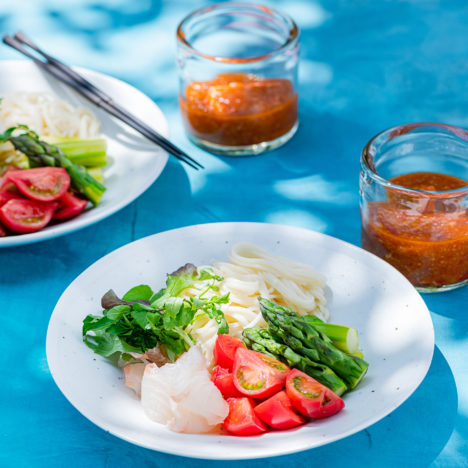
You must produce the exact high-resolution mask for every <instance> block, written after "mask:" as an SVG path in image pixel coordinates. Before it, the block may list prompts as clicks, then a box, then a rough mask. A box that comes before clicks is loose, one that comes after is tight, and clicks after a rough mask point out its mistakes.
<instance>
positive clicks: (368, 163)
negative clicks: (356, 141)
mask: <svg viewBox="0 0 468 468" xmlns="http://www.w3.org/2000/svg"><path fill="white" fill-rule="evenodd" d="M422 127H439V128H443V129H445V130H448V131H449V132H451V133H452V134H453V135H455V136H457V137H459V138H461V139H462V140H465V141H466V142H467V145H468V131H467V130H465V129H463V128H461V127H456V126H453V125H448V124H442V123H436V122H417V123H410V124H403V125H397V126H395V127H390V128H387V129H386V130H383V131H381V132H380V133H378V134H377V135H375V136H374V137H373V138H371V139H370V140H369V142H368V143H367V144H366V146H364V148H363V150H362V153H361V169H362V170H363V171H364V172H365V173H366V175H368V176H369V177H371V178H372V179H373V180H375V181H376V182H378V183H379V184H380V185H382V186H384V187H386V188H390V189H394V190H398V191H404V192H405V193H406V194H414V195H426V196H431V195H432V196H434V195H439V196H440V195H446V196H459V195H460V194H465V193H466V194H467V195H468V185H466V186H464V187H460V188H458V189H451V190H419V189H412V188H408V187H405V186H403V185H398V184H395V183H393V182H390V181H389V180H388V179H385V178H384V177H382V176H381V175H380V174H379V173H378V172H377V170H376V168H375V165H374V163H373V156H372V150H373V149H375V146H374V145H375V142H376V140H377V139H379V138H381V137H383V136H384V135H388V138H387V140H386V141H389V140H391V139H392V138H395V137H399V136H401V135H404V134H407V133H410V132H412V131H413V130H416V129H419V128H422Z"/></svg>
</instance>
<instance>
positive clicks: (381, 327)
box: [47, 223, 434, 459]
mask: <svg viewBox="0 0 468 468" xmlns="http://www.w3.org/2000/svg"><path fill="white" fill-rule="evenodd" d="M241 241H247V242H253V243H255V244H257V245H259V246H261V247H262V248H264V249H265V250H267V251H269V252H270V253H272V254H275V255H281V256H285V257H288V258H291V259H293V260H296V261H299V262H303V263H307V264H310V265H311V266H313V267H314V268H315V269H317V270H318V271H320V272H322V273H323V274H325V275H326V277H327V283H328V286H329V288H330V291H331V294H330V298H329V310H330V314H331V316H330V321H331V322H334V323H340V324H344V325H349V326H353V327H355V328H357V329H358V331H359V333H360V343H361V349H362V351H363V352H364V356H365V358H366V360H367V361H368V362H369V363H370V367H369V371H368V373H367V375H366V377H365V378H364V380H363V381H362V383H361V384H360V385H359V386H358V388H357V389H355V390H354V391H352V392H350V393H348V394H346V395H345V396H344V400H345V404H346V407H345V409H344V410H343V411H341V412H340V413H339V414H337V415H335V416H333V417H331V418H329V419H325V420H321V421H316V422H310V423H308V424H307V425H305V426H303V427H301V428H299V429H296V430H290V431H277V432H269V433H267V434H264V435H261V436H256V437H233V436H221V435H192V434H178V433H174V432H171V431H169V430H168V429H167V428H166V427H164V426H162V425H160V424H156V423H154V422H152V421H151V420H149V419H148V418H147V417H146V416H145V414H144V412H143V410H142V408H141V405H140V402H139V401H138V400H137V399H136V398H135V396H134V394H133V392H132V391H131V390H130V389H128V388H126V387H125V386H124V384H123V381H122V372H121V371H120V370H119V369H117V368H116V367H114V366H112V365H111V364H110V363H109V362H108V361H107V360H106V359H104V358H101V357H100V356H98V355H95V354H94V353H93V352H92V351H91V350H90V349H89V348H87V347H86V346H85V345H84V344H83V342H82V338H81V326H82V321H83V318H84V317H85V316H86V315H87V314H99V313H100V312H101V307H100V298H101V296H102V295H103V294H104V293H105V292H106V291H107V290H109V289H111V288H112V289H114V290H115V291H116V293H117V294H118V295H121V294H123V293H125V292H126V291H127V290H128V289H130V288H131V287H133V286H135V285H137V284H149V285H151V286H152V287H153V289H154V290H157V289H159V288H160V287H163V286H164V284H165V279H166V274H167V273H168V272H171V271H174V270H176V269H177V268H178V267H179V266H181V265H183V264H185V263H187V262H191V263H194V264H196V265H202V264H204V265H206V264H208V263H211V262H212V261H213V260H226V259H227V254H228V252H229V250H230V248H231V247H232V246H233V244H235V243H237V242H241ZM433 350H434V329H433V326H432V321H431V317H430V314H429V311H428V309H427V307H426V305H425V304H424V301H423V300H422V298H421V296H420V295H419V294H418V293H417V292H416V290H415V289H414V288H413V286H411V284H410V283H409V282H408V281H407V280H406V279H405V278H404V277H403V276H402V275H401V274H400V273H398V272H397V270H395V269H394V268H393V267H391V266H390V265H389V264H387V263H386V262H384V261H383V260H381V259H379V258H377V257H376V256H374V255H372V254H370V253H368V252H366V251H364V250H362V249H360V248H358V247H355V246H353V245H350V244H347V243H345V242H343V241H340V240H338V239H335V238H333V237H329V236H326V235H324V234H320V233H317V232H313V231H309V230H306V229H301V228H294V227H290V226H280V225H272V224H257V223H217V224H205V225H199V226H191V227H186V228H182V229H176V230H173V231H167V232H163V233H160V234H156V235H153V236H150V237H146V238H144V239H141V240H138V241H136V242H133V243H131V244H128V245H126V246H124V247H121V248H120V249H118V250H116V251H114V252H112V253H110V254H108V255H106V256H105V257H103V258H102V259H100V260H99V261H97V262H96V263H94V264H93V265H92V266H91V267H89V268H88V269H87V270H86V271H84V272H83V273H82V274H81V275H80V276H78V278H76V280H75V281H73V283H72V284H71V285H70V286H69V287H68V288H67V289H66V291H65V292H64V293H63V295H62V297H61V298H60V300H59V302H58V304H57V306H56V307H55V310H54V312H53V314H52V317H51V320H50V324H49V329H48V333H47V359H48V363H49V368H50V370H51V372H52V375H53V377H54V379H55V382H56V383H57V385H58V386H59V388H60V390H61V391H62V392H63V394H64V395H65V396H66V397H67V398H68V400H69V401H70V402H71V403H72V404H73V405H74V406H75V407H76V408H77V409H78V410H79V411H80V412H81V413H82V414H83V415H84V416H85V417H87V418H88V419H90V420H91V421H92V422H94V423H95V424H97V425H98V426H99V427H101V428H102V429H104V430H106V431H109V432H111V433H112V434H114V435H116V436H117V437H121V438H122V439H125V440H127V441H129V442H132V443H134V444H137V445H141V446H144V447H148V448H151V449H155V450H159V451H162V452H168V453H173V454H177V455H184V456H188V457H197V458H210V459H245V458H260V457H268V456H273V455H281V454H286V453H291V452H297V451H300V450H306V449H310V448H313V447H317V446H320V445H324V444H328V443H330V442H333V441H335V440H338V439H342V438H343V437H346V436H349V435H351V434H353V433H355V432H358V431H360V430H362V429H364V428H366V427H368V426H369V425H371V424H373V423H375V422H377V421H379V420H380V419H382V418H383V417H385V416H386V415H388V414H389V413H390V412H392V411H393V410H395V409H396V408H397V407H398V406H399V405H401V404H402V403H403V402H404V401H405V400H406V399H407V398H408V397H409V396H410V395H411V394H412V393H413V391H414V390H415V389H416V388H417V387H418V385H419V384H420V383H421V381H422V379H423V378H424V376H425V375H426V372H427V370H428V368H429V366H430V363H431V359H432V353H433ZM206 404H209V402H207V403H206Z"/></svg>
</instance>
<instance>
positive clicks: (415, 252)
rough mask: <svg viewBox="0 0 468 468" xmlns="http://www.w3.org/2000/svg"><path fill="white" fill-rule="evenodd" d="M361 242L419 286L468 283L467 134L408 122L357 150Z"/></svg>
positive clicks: (450, 286)
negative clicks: (358, 153) (359, 165)
mask: <svg viewBox="0 0 468 468" xmlns="http://www.w3.org/2000/svg"><path fill="white" fill-rule="evenodd" d="M360 204H361V226H362V229H361V242H362V247H363V248H364V249H366V250H369V251H370V252H372V253H374V254H376V255H378V256H379V257H381V258H383V259H384V260H386V261H387V262H389V263H390V264H392V265H393V266H394V267H395V268H397V269H398V270H399V271H400V272H401V273H403V274H404V275H405V276H406V277H407V278H408V279H409V280H410V281H411V283H412V284H413V285H414V286H415V287H416V289H418V290H419V291H421V292H438V291H445V290H450V289H454V288H457V287H460V286H463V285H465V284H467V283H468V132H467V131H466V130H463V129H461V128H457V127H453V126H449V125H443V124H435V123H415V124H408V125H402V126H399V127H395V128H391V129H389V130H386V131H384V132H382V133H380V134H379V135H377V136H376V137H374V138H373V139H372V140H371V141H370V142H369V143H368V144H367V145H366V146H365V148H364V150H363V151H362V155H361V175H360Z"/></svg>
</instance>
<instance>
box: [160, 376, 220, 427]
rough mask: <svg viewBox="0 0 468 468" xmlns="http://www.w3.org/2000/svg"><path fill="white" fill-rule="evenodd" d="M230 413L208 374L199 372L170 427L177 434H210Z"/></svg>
mask: <svg viewBox="0 0 468 468" xmlns="http://www.w3.org/2000/svg"><path fill="white" fill-rule="evenodd" d="M207 379H208V382H207ZM228 412H229V407H228V405H227V403H226V402H225V401H224V399H223V397H222V396H221V393H220V391H219V390H218V389H217V388H216V386H215V385H214V384H213V383H212V382H211V381H210V380H209V376H208V375H207V372H206V371H204V372H199V373H198V374H196V375H195V376H194V377H193V378H192V379H191V381H190V390H189V392H187V393H186V395H185V396H184V398H182V399H181V400H180V402H179V404H178V405H177V407H176V409H175V411H174V417H173V418H172V419H171V420H170V421H169V422H168V426H169V428H170V429H171V430H173V431H176V432H188V433H192V434H193V433H200V432H209V431H211V430H212V429H213V428H214V427H215V426H217V425H218V424H220V423H221V422H223V421H224V419H225V418H226V416H227V415H228Z"/></svg>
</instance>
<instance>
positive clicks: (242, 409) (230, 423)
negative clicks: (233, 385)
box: [223, 397, 267, 435]
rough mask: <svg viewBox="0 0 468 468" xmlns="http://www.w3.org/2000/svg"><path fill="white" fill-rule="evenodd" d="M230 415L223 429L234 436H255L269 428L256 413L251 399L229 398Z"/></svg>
mask: <svg viewBox="0 0 468 468" xmlns="http://www.w3.org/2000/svg"><path fill="white" fill-rule="evenodd" d="M227 402H228V404H229V414H228V415H227V417H226V419H225V420H224V422H223V427H224V429H226V430H227V431H229V432H230V433H231V434H234V435H254V434H260V433H262V432H265V431H266V430H267V427H266V426H265V424H263V422H262V421H261V420H260V419H259V418H258V417H257V415H256V414H255V412H254V403H253V401H252V400H251V399H250V398H247V397H242V398H228V400H227Z"/></svg>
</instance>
